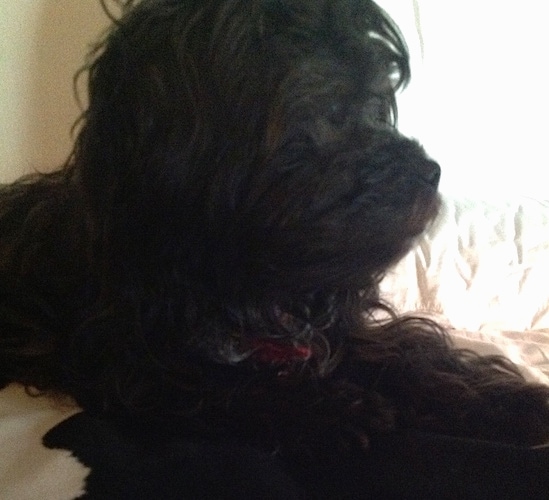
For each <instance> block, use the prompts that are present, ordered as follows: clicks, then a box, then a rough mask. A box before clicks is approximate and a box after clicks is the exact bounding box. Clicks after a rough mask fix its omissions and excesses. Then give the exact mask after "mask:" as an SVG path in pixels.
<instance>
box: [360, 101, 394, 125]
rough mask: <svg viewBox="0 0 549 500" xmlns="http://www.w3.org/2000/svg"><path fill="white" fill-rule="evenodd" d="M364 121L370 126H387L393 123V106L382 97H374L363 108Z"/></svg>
mask: <svg viewBox="0 0 549 500" xmlns="http://www.w3.org/2000/svg"><path fill="white" fill-rule="evenodd" d="M362 119H363V121H364V122H365V123H369V124H380V123H381V124H387V123H390V122H391V104H390V103H389V102H388V101H387V99H384V98H382V97H380V96H373V97H371V98H370V99H368V100H367V101H366V104H365V105H364V106H363V108H362Z"/></svg>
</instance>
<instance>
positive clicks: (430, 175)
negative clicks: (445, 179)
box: [418, 160, 440, 187]
mask: <svg viewBox="0 0 549 500" xmlns="http://www.w3.org/2000/svg"><path fill="white" fill-rule="evenodd" d="M418 174H419V176H420V177H421V178H422V179H423V180H424V181H425V182H426V183H427V184H430V185H431V186H433V187H437V186H438V183H439V181H440V166H439V165H438V163H437V162H436V161H433V160H427V161H426V162H423V163H422V164H421V165H420V166H419V169H418Z"/></svg>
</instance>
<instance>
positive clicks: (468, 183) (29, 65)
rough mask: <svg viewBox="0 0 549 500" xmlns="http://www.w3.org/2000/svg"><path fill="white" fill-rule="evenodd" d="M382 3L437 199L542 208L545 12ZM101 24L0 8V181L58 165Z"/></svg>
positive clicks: (44, 7)
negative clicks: (435, 175) (402, 58)
mask: <svg viewBox="0 0 549 500" xmlns="http://www.w3.org/2000/svg"><path fill="white" fill-rule="evenodd" d="M380 4H381V5H383V6H384V7H385V8H386V9H387V11H388V12H389V13H390V14H391V15H393V17H394V18H395V19H396V21H397V23H398V24H399V25H400V26H401V28H402V30H403V32H404V35H405V36H406V38H407V39H408V43H409V46H410V51H411V55H412V69H413V79H412V84H411V85H410V87H409V88H408V89H407V90H406V91H405V92H404V94H402V96H401V98H400V108H401V109H400V126H401V129H402V131H403V132H404V133H407V134H409V135H412V136H414V137H417V138H419V139H420V141H421V142H422V143H423V144H424V145H425V147H426V149H427V150H428V151H429V152H430V154H431V155H432V156H433V157H434V158H436V159H437V160H438V161H439V162H440V163H441V165H442V168H443V177H442V184H441V188H442V190H443V191H450V192H458V193H469V192H481V193H482V195H483V196H488V195H491V194H494V193H504V192H508V191H514V192H518V193H524V194H531V195H534V196H544V197H547V198H549V190H547V189H546V181H547V180H548V176H549V174H548V173H547V172H549V160H548V157H549V155H548V153H547V147H546V143H548V142H549V141H548V139H547V138H546V136H547V132H549V130H548V127H547V124H546V117H547V116H548V115H549V92H547V91H546V90H545V88H544V87H545V80H546V79H547V77H548V76H549V70H548V69H547V54H546V51H547V49H549V34H548V33H549V30H548V29H546V24H547V17H548V16H547V12H549V6H548V4H547V1H546V0H521V1H520V2H517V1H516V0H380ZM106 24H107V20H106V18H105V16H104V15H103V14H102V12H101V10H100V8H99V2H98V0H0V182H2V181H4V182H5V181H9V180H12V179H13V178H15V177H17V176H18V175H20V174H21V173H23V172H26V171H29V170H31V169H33V168H36V169H51V168H54V167H55V166H57V165H59V164H60V163H62V162H63V160H64V158H65V157H66V155H67V154H68V152H69V151H70V144H71V138H70V135H69V131H70V126H71V124H72V123H73V121H74V120H75V119H76V117H77V116H78V109H77V108H76V106H75V103H74V98H73V96H72V75H73V73H74V72H75V71H76V69H77V68H78V67H79V65H80V64H81V62H82V60H83V57H84V54H85V53H86V47H87V44H88V43H89V42H90V41H91V40H93V39H95V38H96V35H97V34H98V33H99V32H101V30H102V29H103V27H104V26H105V25H106ZM422 42H423V43H422Z"/></svg>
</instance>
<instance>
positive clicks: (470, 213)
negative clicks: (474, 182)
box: [381, 197, 549, 384]
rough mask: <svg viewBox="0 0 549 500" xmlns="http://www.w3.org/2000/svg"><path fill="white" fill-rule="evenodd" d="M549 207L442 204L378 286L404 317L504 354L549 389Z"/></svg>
mask: <svg viewBox="0 0 549 500" xmlns="http://www.w3.org/2000/svg"><path fill="white" fill-rule="evenodd" d="M548 278H549V203H548V202H545V201H539V200H534V199H530V198H522V197H521V198H516V199H513V200H509V199H507V200H497V199H494V200H492V201H486V200H472V199H468V200H465V199H452V198H445V199H444V202H443V206H442V210H441V214H440V217H439V218H438V219H437V221H436V222H435V223H434V224H433V226H432V227H431V228H430V230H429V231H428V232H427V234H426V235H425V236H424V237H422V239H421V240H420V242H419V244H418V246H417V247H416V248H415V249H414V250H413V251H412V252H410V253H409V254H408V255H407V256H406V257H405V258H404V259H403V260H402V261H401V262H400V263H399V264H398V265H397V266H396V267H395V268H394V269H393V270H392V271H391V272H390V273H389V274H388V276H387V277H386V278H385V280H384V281H383V282H382V284H381V288H382V296H383V297H384V298H385V299H386V300H387V301H388V302H390V303H391V304H392V305H393V306H394V307H395V308H396V309H397V310H398V311H400V312H420V313H423V314H427V315H429V316H431V317H434V318H435V319H437V320H438V321H440V322H442V323H444V324H445V325H447V326H448V328H449V331H450V334H451V335H452V338H453V339H454V342H455V343H456V345H458V346H459V347H464V348H471V349H474V350H476V351H479V352H481V353H483V354H503V355H506V356H508V357H509V358H510V359H511V360H512V361H514V362H515V363H516V364H518V365H519V366H521V367H522V368H523V370H524V371H525V373H526V375H527V376H529V377H530V378H532V379H534V380H538V381H541V382H544V383H547V384H549V285H548V281H549V280H548Z"/></svg>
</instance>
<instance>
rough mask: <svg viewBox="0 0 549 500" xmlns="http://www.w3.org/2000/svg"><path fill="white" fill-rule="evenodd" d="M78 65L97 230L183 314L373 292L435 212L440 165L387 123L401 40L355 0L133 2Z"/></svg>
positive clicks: (400, 78) (83, 172)
mask: <svg viewBox="0 0 549 500" xmlns="http://www.w3.org/2000/svg"><path fill="white" fill-rule="evenodd" d="M89 70H90V80H89V88H90V104H89V109H88V111H87V112H86V114H85V116H84V121H83V128H82V130H81V132H80V135H79V138H78V141H77V145H76V149H75V161H76V163H77V164H78V166H79V172H80V174H79V179H80V182H81V183H82V185H83V187H84V190H85V192H86V193H87V196H88V201H89V203H90V206H91V208H92V210H93V211H94V213H95V214H96V217H97V218H98V219H99V220H100V221H101V223H102V224H101V225H100V226H99V227H101V228H102V230H104V231H105V232H106V233H105V234H106V236H105V234H104V235H103V236H102V239H101V241H103V242H104V241H109V248H110V251H111V252H112V254H111V255H110V257H109V258H110V259H111V260H112V259H114V261H117V260H118V262H119V263H120V269H122V268H123V269H130V271H128V273H127V274H132V273H134V274H136V273H138V274H139V275H140V276H142V275H145V277H144V282H147V283H149V285H148V286H149V289H155V287H160V286H164V290H167V289H168V288H169V287H168V285H165V284H166V283H173V282H174V280H176V278H175V277H176V276H178V278H177V279H178V280H179V281H178V283H179V285H178V286H179V287H180V289H181V290H184V293H183V292H182V294H181V296H182V297H184V299H181V301H182V302H184V303H185V307H182V309H183V310H185V311H186V313H185V318H186V320H185V321H189V320H188V318H189V317H190V316H193V315H194V316H193V317H195V318H199V317H200V316H201V315H202V316H204V315H206V316H209V317H214V316H216V315H217V316H219V317H223V318H224V320H223V321H225V322H226V323H227V324H230V323H231V322H232V323H233V327H234V324H237V325H240V326H239V327H240V328H241V329H246V328H248V329H249V328H250V324H251V323H253V321H252V319H253V318H254V317H255V316H257V311H264V310H269V311H271V313H269V314H270V317H271V319H272V318H273V317H275V319H276V318H280V317H281V313H280V311H283V312H284V311H288V310H290V311H292V314H293V313H294V312H295V309H296V308H297V309H299V310H301V311H304V310H306V309H309V310H310V309H311V308H314V307H313V306H312V305H311V304H312V303H313V302H314V303H315V304H316V303H317V302H318V301H319V300H320V303H322V304H323V306H322V307H320V309H322V308H323V307H324V306H325V305H326V302H329V300H328V298H329V297H332V298H333V297H334V294H338V293H340V292H342V291H345V292H346V291H348V290H353V291H359V290H374V289H376V287H377V282H378V280H379V278H380V276H381V275H382V274H383V272H384V271H385V270H386V269H387V268H388V266H389V265H391V264H392V263H393V262H394V261H395V260H396V259H398V258H399V257H401V256H402V255H403V254H404V253H405V252H406V251H407V250H408V249H409V247H410V245H411V243H412V241H413V240H414V238H415V237H416V236H417V235H418V234H420V233H421V232H422V231H423V230H424V229H425V227H426V225H427V224H428V223H429V221H431V220H432V218H433V217H434V215H435V213H436V209H437V194H436V190H437V184H438V178H439V167H438V165H437V164H436V163H435V162H433V161H432V160H430V159H429V158H428V157H427V156H426V155H425V153H424V151H423V149H422V148H421V147H420V146H419V145H418V144H416V143H415V142H413V141H411V140H409V139H406V138H404V137H402V136H401V135H400V134H399V133H398V132H397V131H396V129H395V128H394V120H395V118H396V106H395V91H396V90H397V89H398V88H399V87H400V86H401V85H403V84H404V83H405V82H406V80H407V79H408V76H409V68H408V62H407V52H406V47H405V45H404V43H403V41H402V40H401V38H400V35H399V33H398V31H397V29H396V28H395V27H394V26H393V25H392V23H391V22H390V20H389V19H388V18H387V17H386V15H385V14H384V13H383V12H382V11H381V10H380V9H379V8H378V7H377V6H376V5H375V4H374V3H373V2H371V1H370V0H222V1H219V0H217V1H212V0H194V1H191V0H188V1H184V0H143V1H141V2H140V3H138V4H137V6H136V7H134V8H133V9H131V10H129V12H128V13H127V14H126V15H125V16H124V17H123V18H122V19H121V20H120V21H119V22H118V23H117V24H116V26H115V27H114V29H113V30H112V31H111V32H110V33H109V35H108V36H107V38H106V39H105V41H104V43H103V44H102V45H100V46H99V47H98V48H97V50H96V53H95V58H94V60H93V61H92V62H91V64H90V67H89ZM115 254H116V255H115ZM132 262H133V263H134V264H135V266H134V267H133V268H132V264H131V263H132ZM117 265H118V264H117ZM132 269H133V270H132ZM136 269H139V271H136ZM115 274H116V273H115ZM159 283H163V285H159ZM175 288H177V287H174V286H172V287H171V289H172V291H173V290H175ZM158 293H159V294H160V292H158ZM304 297H307V299H306V300H305V299H304ZM311 297H313V298H311ZM319 297H321V299H319ZM315 301H316V302H315ZM190 303H192V304H193V307H190V306H189V304H190ZM205 303H208V306H205V305H204V304H205ZM296 304H298V305H297V306H296ZM299 304H301V305H299ZM303 304H307V305H303ZM172 306H173V304H172ZM324 308H325V307H324ZM272 311H275V313H273V312H272ZM261 315H262V314H260V316H261ZM250 318H252V319H250ZM198 321H199V320H198V319H196V321H195V322H198ZM260 323H261V324H263V320H262V321H261V322H260ZM208 328H211V325H208ZM227 329H230V328H228V327H226V328H225V330H227ZM196 330H197V328H195V331H196Z"/></svg>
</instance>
